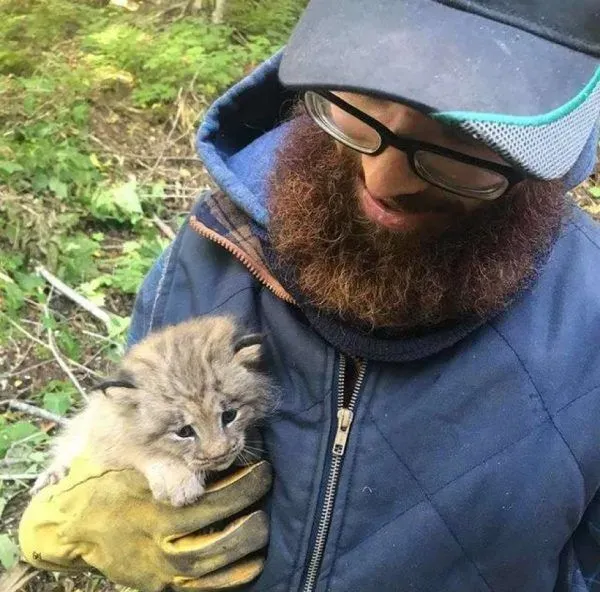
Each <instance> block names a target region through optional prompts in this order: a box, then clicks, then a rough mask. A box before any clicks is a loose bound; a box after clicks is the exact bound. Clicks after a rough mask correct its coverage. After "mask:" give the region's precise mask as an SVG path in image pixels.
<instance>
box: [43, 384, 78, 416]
mask: <svg viewBox="0 0 600 592" xmlns="http://www.w3.org/2000/svg"><path fill="white" fill-rule="evenodd" d="M41 398H42V403H43V407H44V409H46V410H47V411H51V412H52V413H56V414H57V415H66V413H67V412H68V411H69V409H71V407H72V406H73V403H74V402H75V400H76V398H77V389H76V388H75V387H74V386H73V385H72V384H71V383H70V382H66V381H64V380H51V381H50V382H49V383H48V385H47V386H46V388H45V389H44V391H43V393H42V394H41Z"/></svg>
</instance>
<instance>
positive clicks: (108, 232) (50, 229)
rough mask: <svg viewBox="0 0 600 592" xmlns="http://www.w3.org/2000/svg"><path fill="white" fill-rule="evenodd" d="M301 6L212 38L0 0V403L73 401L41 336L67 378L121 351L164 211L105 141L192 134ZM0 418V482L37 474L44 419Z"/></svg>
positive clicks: (8, 553)
mask: <svg viewBox="0 0 600 592" xmlns="http://www.w3.org/2000/svg"><path fill="white" fill-rule="evenodd" d="M303 4H305V2H304V0H260V1H254V0H229V2H228V9H230V14H228V15H226V24H225V25H219V26H215V25H212V24H210V23H209V22H208V19H209V15H208V14H205V15H203V16H198V15H192V16H184V17H183V18H177V11H174V12H173V11H168V13H169V15H168V16H166V17H165V16H162V15H160V14H157V12H156V10H159V9H156V10H154V11H153V10H152V9H147V7H146V6H143V7H142V9H140V10H139V11H138V12H135V13H130V12H128V11H126V10H123V9H119V8H114V7H110V6H109V5H108V3H107V2H106V1H104V0H0V195H1V197H0V359H1V360H2V362H4V357H6V358H7V361H8V365H7V368H11V369H17V370H16V371H15V372H14V373H12V374H10V373H9V374H7V375H5V376H2V375H0V389H2V390H1V391H0V396H1V397H3V396H4V395H5V393H9V396H11V397H12V396H16V397H22V398H23V399H26V400H32V401H33V403H35V404H36V405H37V406H39V407H42V408H44V409H46V410H47V411H50V412H52V413H54V414H56V415H60V416H64V415H69V414H70V413H73V412H74V410H75V409H76V408H77V406H78V405H79V404H80V403H81V400H80V396H79V392H78V391H77V390H76V389H75V387H74V386H73V384H72V383H71V382H70V381H68V380H65V376H64V373H63V371H62V370H61V369H60V368H59V367H58V365H57V364H55V362H54V357H53V354H52V352H50V351H49V349H48V348H47V347H45V346H44V345H43V344H45V343H46V342H47V337H48V332H50V331H51V332H52V334H53V336H54V338H55V343H56V347H57V349H58V352H59V353H60V355H61V356H62V357H63V358H64V359H65V360H67V363H68V365H69V366H70V367H71V368H72V369H73V370H74V371H76V372H77V371H78V366H77V365H76V364H73V361H75V362H79V363H80V364H83V365H84V366H87V367H90V362H91V361H92V360H93V364H94V370H95V371H96V372H100V373H102V374H105V373H106V370H107V369H108V365H109V363H110V362H116V361H118V359H119V358H120V356H121V355H122V351H123V343H124V340H125V336H126V333H127V330H128V327H129V322H130V318H129V316H128V315H129V311H130V310H131V305H132V301H133V295H134V294H135V293H136V292H137V290H138V289H139V286H140V284H141V282H142V280H143V278H144V276H145V275H146V273H147V272H148V270H149V269H150V266H151V265H152V264H153V263H154V261H155V260H156V258H157V257H158V256H159V254H160V253H161V252H162V251H163V250H164V248H165V247H166V245H167V242H168V241H167V240H165V239H164V238H162V236H161V235H159V232H158V230H157V229H156V227H155V225H154V224H153V222H152V219H153V216H154V215H159V216H161V217H163V216H162V214H164V213H165V212H166V205H165V190H164V182H163V181H162V180H161V182H157V180H159V179H162V177H161V173H160V167H158V169H157V167H156V166H155V167H154V168H153V169H152V172H151V173H148V171H149V170H150V169H151V166H152V160H148V161H147V162H148V163H149V164H148V165H145V166H143V167H142V168H139V167H138V168H136V169H133V168H132V167H131V162H129V163H128V162H126V161H125V160H124V159H123V158H121V157H120V155H117V154H114V153H113V152H114V151H113V150H110V149H108V150H107V149H106V144H105V140H106V137H111V136H115V137H116V138H117V140H115V138H114V137H111V142H109V144H110V145H111V146H110V147H109V148H112V146H114V144H115V142H118V138H119V137H120V136H122V138H123V146H124V148H123V151H124V152H128V151H131V152H133V153H136V154H137V153H144V152H145V150H144V149H145V148H146V146H145V143H146V138H147V137H148V136H155V135H156V136H157V137H158V139H159V140H160V138H166V137H167V133H168V131H164V129H163V128H164V127H165V125H164V124H165V122H166V121H167V120H168V119H170V120H171V122H172V121H173V120H172V119H171V118H172V117H173V116H174V115H175V113H177V114H178V117H179V116H181V117H180V119H179V122H180V125H183V124H182V123H181V122H182V121H183V120H184V119H185V122H186V123H185V125H186V127H190V126H192V125H193V121H194V118H195V117H200V116H201V113H200V111H201V109H202V108H203V107H204V106H206V105H208V104H209V103H210V102H211V101H212V100H213V99H214V98H215V96H216V95H217V94H218V93H220V92H221V91H223V90H224V89H225V88H226V87H227V86H229V85H230V84H232V83H233V82H234V81H235V80H237V79H239V78H241V77H242V76H243V75H244V74H246V73H247V72H249V71H250V70H251V69H252V68H253V67H255V66H256V65H258V63H259V62H260V61H262V60H263V59H265V58H267V57H268V56H269V55H271V54H272V53H274V51H276V50H277V49H278V48H279V46H280V45H281V44H282V43H283V42H284V39H285V37H286V35H287V32H288V30H289V28H290V27H291V25H292V24H293V21H294V20H295V18H296V17H297V15H298V13H299V11H300V9H301V7H302V5H303ZM173 17H175V19H174V20H173V21H172V22H169V20H168V19H172V18H173ZM186 101H189V102H186ZM180 107H182V110H181V111H180ZM140 130H141V131H140ZM174 131H176V132H177V133H176V134H175V135H174V136H173V137H171V136H170V135H169V140H170V141H171V140H172V141H175V138H176V136H177V135H179V133H180V130H179V129H177V130H175V128H174ZM130 134H131V135H130ZM150 139H152V140H154V139H155V138H154V137H152V138H150ZM148 143H149V144H150V142H148ZM138 146H140V147H139V148H138ZM155 146H158V150H161V148H162V146H161V145H160V143H158V144H155ZM148 152H150V151H148ZM144 162H146V161H144ZM146 166H147V167H148V168H146ZM190 168H191V167H190ZM155 169H156V170H155ZM185 174H187V175H188V177H185V176H184V175H183V174H182V176H181V178H182V179H184V178H189V175H190V174H191V173H190V172H189V171H187V170H186V171H185ZM172 191H173V190H172V189H171V194H172ZM167 214H168V215H167V216H166V218H168V219H169V222H170V223H171V225H172V226H179V225H181V223H182V222H183V215H182V213H181V209H179V210H178V211H173V210H171V211H168V213H167ZM40 264H42V265H43V266H44V267H45V268H47V269H48V270H49V271H50V272H52V273H54V274H55V275H56V276H58V277H59V278H60V279H61V280H62V281H64V282H65V283H66V284H68V285H69V286H70V287H72V288H73V289H75V290H76V291H77V292H78V293H80V294H82V295H84V296H85V297H87V298H88V299H89V300H91V301H93V302H94V303H95V304H96V305H99V306H102V307H104V308H105V309H106V310H107V311H110V323H109V327H106V326H105V325H104V324H103V323H101V322H100V323H99V322H97V321H96V319H94V318H92V317H91V316H90V315H88V314H87V313H86V312H82V311H81V310H80V309H78V308H77V307H75V306H73V305H72V304H70V303H69V302H68V301H67V300H66V299H65V298H63V297H61V296H60V295H59V294H58V293H57V292H58V291H55V292H54V296H53V298H52V300H51V301H50V303H49V305H48V298H49V293H48V287H47V283H46V282H45V281H44V280H42V279H41V278H40V277H39V276H38V274H37V273H36V267H37V266H38V265H40ZM115 313H116V314H115ZM82 319H83V320H82ZM82 328H83V329H85V330H84V331H82V330H81V329H82ZM23 331H27V332H30V335H32V336H34V341H32V340H31V339H30V338H25V337H24V336H23ZM100 333H102V334H101V335H99V334H100ZM90 335H91V336H94V337H90ZM35 340H37V341H35ZM15 344H18V347H17V348H14V345H15ZM7 351H8V352H9V355H8V356H6V352H7ZM96 364H99V365H98V366H95V365H96ZM30 368H33V370H32V372H31V376H29V369H30ZM21 371H22V373H21ZM11 372H12V370H11ZM37 373H39V374H37ZM82 374H84V373H82ZM26 377H28V378H26ZM28 380H29V381H31V382H27V381H28ZM79 380H84V381H85V380H88V381H90V382H91V379H90V378H89V377H85V376H83V377H82V376H79ZM90 382H88V383H86V384H84V387H85V388H89V386H90ZM28 385H29V386H28ZM33 385H35V386H33ZM0 411H1V412H2V413H4V415H0V459H2V460H3V461H5V462H6V466H7V467H8V468H7V469H5V471H3V472H5V473H13V474H22V473H25V474H35V473H38V472H39V471H40V470H42V468H43V466H44V463H45V460H46V450H47V445H48V442H47V441H48V439H49V436H48V435H47V433H46V431H49V434H50V435H52V434H53V431H54V429H53V425H52V423H51V422H45V421H40V420H39V419H37V418H35V417H30V416H28V415H27V414H26V413H21V412H19V411H14V410H12V409H11V410H9V411H6V408H1V409H0ZM5 411H6V412H5ZM23 489H24V486H23V482H22V481H15V482H12V481H11V480H8V481H0V517H2V518H4V516H3V514H2V513H3V511H4V512H6V511H8V508H9V506H11V505H12V504H11V503H10V500H12V499H13V497H14V496H15V494H17V493H22V492H23ZM0 530H1V529H0ZM14 535H15V533H14V532H13V531H10V530H9V532H8V533H6V532H0V568H5V569H6V568H9V567H10V566H11V565H13V564H14V562H15V561H16V558H17V556H18V555H17V547H16V544H15V541H16V538H15V536H14ZM84 588H86V589H87V587H86V586H80V585H73V586H70V587H69V589H84Z"/></svg>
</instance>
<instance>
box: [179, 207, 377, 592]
mask: <svg viewBox="0 0 600 592" xmlns="http://www.w3.org/2000/svg"><path fill="white" fill-rule="evenodd" d="M190 224H191V226H192V228H193V229H194V230H195V231H196V232H197V233H198V234H199V235H201V236H203V237H204V238H207V239H209V240H211V241H213V242H214V243H216V244H218V245H220V246H221V247H223V248H224V249H225V250H227V251H229V252H230V253H231V254H232V255H233V256H234V257H235V258H236V259H237V260H238V261H239V262H240V263H241V264H242V265H243V266H244V267H246V269H248V271H249V272H250V273H251V274H252V275H253V276H254V277H255V278H256V279H257V280H258V281H259V282H261V283H262V284H263V285H264V286H265V287H266V288H268V289H269V290H271V292H273V294H275V296H277V297H278V298H281V299H282V300H284V301H285V302H289V303H290V304H295V301H294V299H293V298H292V297H291V296H290V295H289V294H288V293H287V292H286V291H285V289H284V288H283V286H281V285H280V284H279V283H278V282H276V280H274V278H271V277H270V275H269V274H268V271H267V270H264V269H261V266H258V265H256V264H255V263H254V262H253V261H252V260H251V259H250V258H249V257H248V255H247V254H246V253H245V252H244V251H243V249H241V248H240V247H238V246H237V245H236V244H235V243H233V242H232V241H230V240H227V239H226V238H224V237H222V236H221V235H220V234H218V233H217V232H215V231H214V230H211V229H210V228H208V227H206V226H204V224H202V223H201V222H200V221H199V220H198V219H197V218H196V217H195V216H192V217H191V218H190ZM366 369H367V365H366V363H365V362H364V361H360V362H359V369H358V374H357V376H356V382H355V383H354V387H353V389H352V392H351V394H350V397H349V399H348V401H346V397H345V396H344V386H345V384H344V383H345V378H346V358H345V357H344V356H341V358H340V371H339V375H338V395H337V427H336V432H335V438H334V441H333V447H332V450H331V464H330V466H329V475H328V478H327V487H326V489H325V497H324V499H323V505H322V507H321V512H320V514H319V522H318V526H317V533H316V536H315V544H314V547H313V550H312V553H311V554H310V559H309V562H308V567H307V570H306V575H305V576H304V585H303V586H302V592H312V591H313V590H314V588H315V584H316V582H317V577H318V575H319V568H320V567H321V561H322V559H323V552H324V551H325V543H326V542H327V535H328V534H329V526H330V524H331V516H332V513H333V505H334V503H335V495H336V493H337V487H338V482H339V478H340V472H341V468H342V460H343V458H344V453H345V452H346V443H347V441H348V436H349V434H350V428H351V427H352V421H353V419H354V408H355V407H356V401H357V399H358V394H359V393H360V389H361V386H362V383H363V379H364V377H365V372H366Z"/></svg>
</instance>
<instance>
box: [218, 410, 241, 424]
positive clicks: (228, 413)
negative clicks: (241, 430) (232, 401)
mask: <svg viewBox="0 0 600 592" xmlns="http://www.w3.org/2000/svg"><path fill="white" fill-rule="evenodd" d="M236 417H237V409H226V410H225V411H223V413H221V421H222V422H223V425H224V426H226V425H228V424H230V423H231V422H232V421H233V420H234V419H235V418H236Z"/></svg>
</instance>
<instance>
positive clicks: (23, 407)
mask: <svg viewBox="0 0 600 592" xmlns="http://www.w3.org/2000/svg"><path fill="white" fill-rule="evenodd" d="M0 405H8V407H9V409H14V410H16V411H22V412H23V413H27V415H32V416H33V417H37V418H39V419H44V420H45V421H53V422H54V423H56V424H58V425H65V420H64V418H62V417H60V415H56V413H52V412H51V411H46V410H45V409H40V408H39V407H36V406H35V405H30V404H29V403H23V401H17V400H16V399H8V400H7V401H0Z"/></svg>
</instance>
